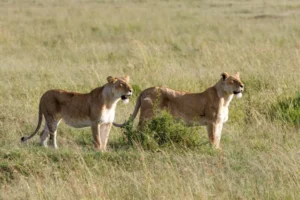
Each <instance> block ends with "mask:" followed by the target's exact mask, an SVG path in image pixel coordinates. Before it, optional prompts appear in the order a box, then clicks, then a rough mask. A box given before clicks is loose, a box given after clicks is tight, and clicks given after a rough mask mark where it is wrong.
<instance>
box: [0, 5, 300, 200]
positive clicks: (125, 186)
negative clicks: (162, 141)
mask: <svg viewBox="0 0 300 200" xmlns="http://www.w3.org/2000/svg"><path fill="white" fill-rule="evenodd" d="M299 22H300V2H298V1H293V0H285V1H280V0H277V1H274V0H265V1H259V0H253V1H237V0H236V1H234V0H231V1H222V0H202V1H192V0H187V1H143V0H141V1H118V0H116V1H100V0H98V1H97V0H88V1H80V0H72V1H67V0H63V1H60V0H52V1H42V0H37V1H5V0H1V1H0V27H1V28H0V92H1V95H0V199H299V197H300V169H299V168H300V167H299V166H300V131H299V124H300V123H299V112H300V111H299V104H300V103H299V101H300V100H299V99H300V97H299V92H300V79H299V75H300V70H299V69H300V27H299ZM223 71H227V72H229V73H235V72H236V71H240V73H241V79H242V80H243V81H244V83H245V87H246V90H245V93H244V96H243V98H242V99H233V101H232V103H231V105H230V117H229V121H228V123H227V124H225V125H224V130H223V135H222V140H221V146H222V150H221V151H216V150H212V149H211V148H210V146H209V144H208V143H207V141H208V138H207V135H206V130H205V129H204V128H188V130H190V133H191V134H195V135H197V138H196V139H197V143H198V144H199V145H194V146H193V147H192V148H189V147H171V148H170V147H161V148H159V149H156V150H151V149H150V150H145V149H144V150H143V149H141V148H136V147H130V146H128V145H127V144H126V141H125V140H124V136H123V135H122V132H121V130H120V129H117V128H113V129H112V130H111V134H110V138H109V151H108V152H107V153H98V152H95V151H94V149H93V145H92V137H91V131H90V129H89V128H86V129H73V128H69V127H67V126H66V125H64V124H61V125H60V126H59V128H58V145H59V147H60V148H59V150H53V149H51V148H49V149H45V148H42V147H40V146H39V137H38V136H36V137H35V138H33V139H32V140H30V141H28V143H27V144H25V145H24V144H21V143H20V138H21V136H23V135H29V134H31V133H32V132H33V130H34V129H35V127H36V124H37V113H38V102H39V98H40V96H41V95H42V94H43V93H44V92H45V91H46V90H49V89H53V88H61V89H65V90H71V91H77V92H89V91H90V90H91V89H93V88H95V87H97V86H101V85H103V84H105V83H106V77H107V76H109V75H113V76H119V75H124V74H128V75H130V76H131V83H132V85H133V87H134V89H135V96H134V97H133V98H132V99H131V103H130V104H127V105H122V104H121V103H120V104H119V106H118V107H117V112H116V121H117V122H123V121H124V120H125V119H127V118H128V117H129V115H130V114H131V113H132V111H133V107H134V104H135V99H136V95H137V94H138V92H139V91H140V90H141V89H145V88H147V87H150V86H154V85H165V86H168V87H171V88H174V89H177V90H186V91H190V92H200V91H203V90H204V89H205V88H207V87H209V86H211V85H213V84H215V82H216V81H218V80H219V78H220V74H221V72H223ZM297 109H298V110H297Z"/></svg>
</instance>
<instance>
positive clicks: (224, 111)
mask: <svg viewBox="0 0 300 200" xmlns="http://www.w3.org/2000/svg"><path fill="white" fill-rule="evenodd" d="M219 119H220V121H221V122H223V123H225V122H227V120H228V107H225V106H224V107H223V108H222V109H221V112H220V115H219Z"/></svg>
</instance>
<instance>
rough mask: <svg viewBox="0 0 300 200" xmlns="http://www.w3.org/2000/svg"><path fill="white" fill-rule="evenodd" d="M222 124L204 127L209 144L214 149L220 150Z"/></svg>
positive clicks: (211, 124)
mask: <svg viewBox="0 0 300 200" xmlns="http://www.w3.org/2000/svg"><path fill="white" fill-rule="evenodd" d="M222 128H223V123H209V124H207V126H206V129H207V133H208V137H209V141H210V144H211V145H212V146H213V147H215V148H216V149H219V148H220V141H221V134H222Z"/></svg>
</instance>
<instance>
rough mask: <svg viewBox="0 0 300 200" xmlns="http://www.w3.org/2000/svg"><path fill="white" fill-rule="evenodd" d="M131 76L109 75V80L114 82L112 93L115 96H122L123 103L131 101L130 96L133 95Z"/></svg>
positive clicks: (111, 82)
mask: <svg viewBox="0 0 300 200" xmlns="http://www.w3.org/2000/svg"><path fill="white" fill-rule="evenodd" d="M129 80H130V79H129V76H127V75H126V76H125V77H121V78H117V77H112V76H109V77H107V82H108V83H110V84H112V93H113V94H114V96H116V97H118V98H121V99H122V101H123V103H128V102H129V97H130V96H131V95H132V91H133V90H132V87H131V86H130V84H129Z"/></svg>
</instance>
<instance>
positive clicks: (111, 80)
mask: <svg viewBox="0 0 300 200" xmlns="http://www.w3.org/2000/svg"><path fill="white" fill-rule="evenodd" d="M116 80H117V79H116V78H113V77H112V76H108V77H107V82H109V83H114V82H116Z"/></svg>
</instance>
